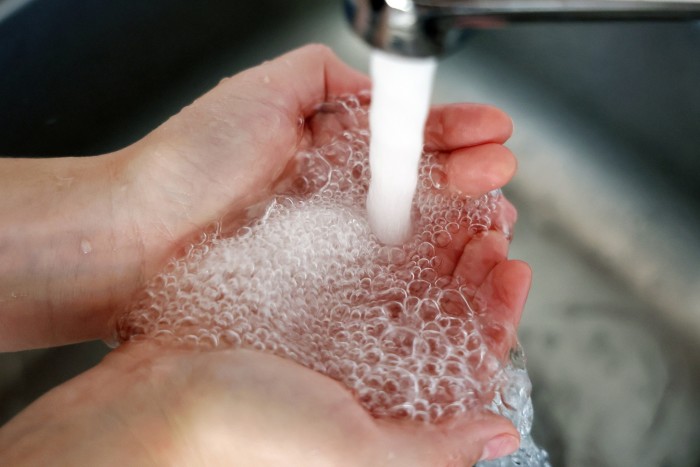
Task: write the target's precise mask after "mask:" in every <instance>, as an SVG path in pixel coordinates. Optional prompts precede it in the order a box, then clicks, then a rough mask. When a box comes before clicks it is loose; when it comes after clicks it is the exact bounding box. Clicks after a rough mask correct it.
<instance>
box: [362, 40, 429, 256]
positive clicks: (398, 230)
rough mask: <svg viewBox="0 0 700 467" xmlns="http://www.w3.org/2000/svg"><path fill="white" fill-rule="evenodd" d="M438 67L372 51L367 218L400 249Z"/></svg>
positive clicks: (407, 231)
mask: <svg viewBox="0 0 700 467" xmlns="http://www.w3.org/2000/svg"><path fill="white" fill-rule="evenodd" d="M436 68H437V61H436V59H435V58H433V57H429V58H408V57H400V56H397V55H391V54H387V53H385V52H382V51H380V50H374V51H373V52H372V58H371V63H370V72H371V75H372V105H371V107H370V114H369V123H370V131H371V134H372V137H371V139H370V147H369V161H370V169H371V174H372V175H371V181H370V185H369V193H368V194H367V215H368V217H369V224H370V226H371V227H372V231H373V232H374V233H375V235H377V237H378V238H379V239H380V240H381V241H382V242H384V243H387V244H390V245H398V244H401V243H402V242H403V241H405V240H406V239H407V238H408V237H409V235H410V233H411V205H412V203H413V196H414V195H415V193H416V183H417V182H418V162H419V160H420V156H421V154H423V131H424V128H425V120H426V118H427V116H428V110H429V108H430V94H431V91H432V88H433V77H434V76H435V69H436Z"/></svg>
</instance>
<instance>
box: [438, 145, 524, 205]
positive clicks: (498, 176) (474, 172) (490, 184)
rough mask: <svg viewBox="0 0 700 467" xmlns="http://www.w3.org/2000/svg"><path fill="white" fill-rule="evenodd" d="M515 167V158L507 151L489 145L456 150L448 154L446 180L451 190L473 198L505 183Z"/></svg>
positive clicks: (498, 146) (500, 146)
mask: <svg viewBox="0 0 700 467" xmlns="http://www.w3.org/2000/svg"><path fill="white" fill-rule="evenodd" d="M517 165H518V164H517V161H516V159H515V156H514V155H513V153H511V152H510V150H509V149H508V148H506V147H505V146H502V145H500V144H494V143H489V144H484V145H481V146H475V147H471V148H465V149H458V150H456V151H454V152H453V153H452V154H450V156H449V158H448V159H447V178H448V180H449V182H450V185H451V187H452V188H453V189H455V190H457V191H460V192H461V193H463V194H465V195H467V196H474V197H476V196H481V195H483V194H485V193H488V192H489V191H492V190H495V189H496V188H501V187H502V186H503V185H505V184H506V183H508V181H510V179H511V178H512V177H513V175H514V174H515V170H516V168H517Z"/></svg>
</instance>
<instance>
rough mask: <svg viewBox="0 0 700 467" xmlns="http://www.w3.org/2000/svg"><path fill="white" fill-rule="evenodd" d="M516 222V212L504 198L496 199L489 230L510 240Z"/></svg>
mask: <svg viewBox="0 0 700 467" xmlns="http://www.w3.org/2000/svg"><path fill="white" fill-rule="evenodd" d="M517 220H518V210H517V209H515V206H513V204H512V203H511V202H510V201H508V200H507V199H506V198H505V196H501V197H500V198H499V199H498V204H497V205H496V210H495V211H494V213H493V214H492V215H491V229H492V230H497V231H499V232H502V233H503V234H504V235H505V236H506V238H508V239H509V240H512V238H513V228H514V227H515V223H516V222H517Z"/></svg>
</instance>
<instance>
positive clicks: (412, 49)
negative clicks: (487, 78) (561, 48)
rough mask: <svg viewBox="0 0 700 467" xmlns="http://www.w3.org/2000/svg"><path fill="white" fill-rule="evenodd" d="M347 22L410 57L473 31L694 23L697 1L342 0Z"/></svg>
mask: <svg viewBox="0 0 700 467" xmlns="http://www.w3.org/2000/svg"><path fill="white" fill-rule="evenodd" d="M344 2H345V11H346V14H347V17H348V21H349V22H350V24H351V25H352V28H353V29H354V30H355V32H356V33H357V34H358V35H359V36H360V37H362V38H363V39H364V40H365V41H367V43H368V44H370V45H372V46H373V47H376V48H379V49H382V50H385V51H387V52H392V53H396V54H400V55H406V56H416V57H424V56H435V55H440V54H443V53H445V52H449V51H451V50H452V49H454V48H455V46H456V45H457V44H458V43H459V42H460V40H461V39H462V38H463V37H464V35H465V34H466V33H467V32H468V31H470V30H473V29H485V28H494V27H501V26H503V25H506V24H509V23H520V22H551V21H557V22H561V21H611V20H617V21H621V20H625V21H632V20H634V21H639V20H663V21H672V20H692V19H697V18H700V2H699V1H690V0H685V1H649V0H644V1H633V0H344Z"/></svg>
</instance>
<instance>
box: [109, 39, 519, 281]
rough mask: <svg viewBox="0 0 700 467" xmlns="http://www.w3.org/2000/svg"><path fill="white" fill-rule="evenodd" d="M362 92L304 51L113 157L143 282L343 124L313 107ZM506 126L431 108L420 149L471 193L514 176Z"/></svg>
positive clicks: (344, 69) (336, 62) (472, 110)
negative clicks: (135, 231) (131, 211)
mask: <svg viewBox="0 0 700 467" xmlns="http://www.w3.org/2000/svg"><path fill="white" fill-rule="evenodd" d="M369 88H370V81H369V79H368V78H367V77H366V76H365V75H363V74H361V73H359V72H357V71H356V70H354V69H352V68H350V67H348V66H347V65H346V64H344V63H343V62H342V61H341V60H340V59H338V57H336V56H335V55H334V54H333V52H331V51H330V49H328V48H327V47H325V46H320V45H311V46H306V47H303V48H301V49H298V50H295V51H293V52H290V53H288V54H286V55H283V56H281V57H279V58H277V59H275V60H273V61H270V62H265V63H263V64H262V65H260V66H258V67H255V68H252V69H250V70H247V71H244V72H242V73H240V74H238V75H236V76H234V77H232V78H229V79H225V80H224V81H222V82H221V83H220V84H219V85H218V86H217V87H216V88H214V89H213V90H212V91H210V92H209V93H207V94H205V95H204V96H202V97H201V98H200V99H198V100H197V101H195V102H194V103H193V104H192V105H190V106H188V107H186V108H185V109H183V110H182V111H181V112H180V113H179V114H177V115H176V116H174V117H172V118H171V119H170V120H168V121H167V122H166V123H165V124H163V125H162V126H161V127H159V128H158V129H156V130H155V131H154V132H152V133H151V134H150V135H148V136H147V137H145V138H144V139H143V140H141V141H139V142H137V143H136V144H134V145H133V146H131V147H129V148H127V149H126V150H124V151H123V153H122V154H121V157H120V158H119V159H118V166H119V167H118V170H119V171H120V172H121V173H123V174H125V175H123V177H125V178H126V180H127V181H128V182H129V186H130V187H131V188H132V191H133V193H134V194H135V196H136V197H137V198H138V202H137V201H136V200H134V202H133V203H132V207H138V211H137V213H136V216H137V219H138V226H139V230H140V233H141V237H142V239H143V242H144V252H145V255H146V257H145V258H144V264H145V269H146V274H145V275H146V276H148V275H150V274H151V273H153V272H155V271H157V270H158V269H159V268H160V267H161V266H162V265H163V260H164V258H167V257H168V256H170V255H171V254H172V251H173V249H174V248H175V247H176V246H178V245H179V244H180V242H181V241H182V240H183V239H184V238H187V236H188V235H189V234H191V233H193V232H196V231H197V230H199V229H201V228H202V227H203V226H205V225H207V224H208V223H210V222H213V221H216V220H217V219H219V218H220V217H221V216H223V215H224V214H226V215H227V216H235V215H236V214H240V213H242V212H243V211H244V210H245V209H246V208H247V207H249V206H251V205H252V204H255V203H256V202H258V201H260V200H262V199H265V198H266V197H269V196H270V193H271V190H272V188H273V187H274V185H275V183H276V182H277V181H278V180H279V178H280V176H281V175H282V174H283V173H284V171H285V169H286V168H287V165H288V164H289V162H290V161H291V160H292V158H293V156H294V155H295V154H297V153H298V152H299V151H300V150H303V149H310V148H313V147H318V146H320V145H322V144H323V143H324V142H327V140H328V138H329V137H330V136H331V135H335V134H337V133H338V129H339V128H342V126H343V123H342V122H338V121H337V120H335V119H334V118H333V117H332V116H331V117H330V118H314V117H315V116H316V115H317V110H318V108H319V105H320V104H322V103H323V102H326V101H329V100H332V98H333V97H336V96H342V95H345V94H358V93H361V92H362V91H367V90H368V89H369ZM511 132H512V124H511V120H510V118H509V117H508V116H507V115H506V114H504V113H503V112H502V111H500V110H498V109H495V108H493V107H489V106H486V105H478V104H454V105H448V106H441V107H435V108H434V109H433V110H432V111H431V113H430V115H429V118H428V122H427V125H426V148H427V149H428V150H435V151H439V152H441V153H444V154H445V155H446V157H447V159H448V176H449V179H450V182H451V185H452V186H453V187H454V188H455V189H457V190H459V191H461V192H463V193H464V194H466V195H470V196H478V195H481V194H484V193H486V192H488V191H491V190H493V189H496V188H499V187H501V186H503V185H505V184H506V183H507V182H508V181H509V180H510V178H511V177H512V176H513V174H514V172H515V169H516V161H515V158H514V156H513V155H512V154H511V153H510V152H509V150H508V149H507V148H505V147H504V146H503V143H504V142H505V141H506V140H507V139H508V138H509V137H510V134H511Z"/></svg>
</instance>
